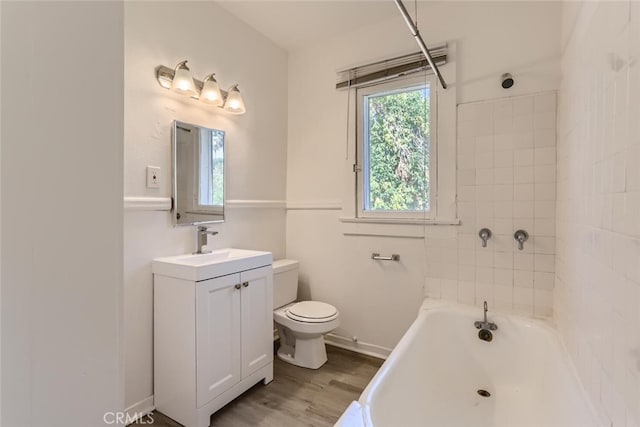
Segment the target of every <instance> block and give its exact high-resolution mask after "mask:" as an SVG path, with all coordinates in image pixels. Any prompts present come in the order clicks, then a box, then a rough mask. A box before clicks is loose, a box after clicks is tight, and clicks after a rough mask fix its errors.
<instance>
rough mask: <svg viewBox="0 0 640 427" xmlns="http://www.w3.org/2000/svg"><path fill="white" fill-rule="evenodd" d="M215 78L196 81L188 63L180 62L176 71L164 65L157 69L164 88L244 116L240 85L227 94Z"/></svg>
mask: <svg viewBox="0 0 640 427" xmlns="http://www.w3.org/2000/svg"><path fill="white" fill-rule="evenodd" d="M214 76H215V74H209V75H208V76H206V77H205V78H204V81H200V80H198V79H194V78H193V76H191V72H190V70H189V67H187V61H181V62H179V63H178V65H176V67H175V68H174V69H171V68H169V67H165V66H164V65H160V66H158V67H157V68H156V79H157V80H158V83H160V86H162V87H163V88H165V89H169V90H172V91H174V92H177V93H181V94H183V95H187V96H190V97H191V98H194V99H198V100H200V101H201V102H203V103H205V104H209V105H213V106H216V107H218V108H222V109H224V110H225V111H228V112H229V113H232V114H244V113H245V112H246V109H245V106H244V100H243V99H242V95H240V91H239V90H238V85H237V84H236V85H234V86H232V87H231V89H229V92H226V91H224V90H221V89H220V86H219V84H218V82H217V81H216V79H215V77H214Z"/></svg>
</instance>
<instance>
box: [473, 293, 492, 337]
mask: <svg viewBox="0 0 640 427" xmlns="http://www.w3.org/2000/svg"><path fill="white" fill-rule="evenodd" d="M487 311H489V309H488V307H487V302H486V301H485V302H484V320H483V321H479V320H476V321H475V322H474V323H473V325H474V326H475V327H476V329H480V331H479V332H478V338H480V339H481V340H483V341H491V340H492V339H493V334H492V333H491V331H497V330H498V325H496V324H495V323H493V322H489V321H488V320H487Z"/></svg>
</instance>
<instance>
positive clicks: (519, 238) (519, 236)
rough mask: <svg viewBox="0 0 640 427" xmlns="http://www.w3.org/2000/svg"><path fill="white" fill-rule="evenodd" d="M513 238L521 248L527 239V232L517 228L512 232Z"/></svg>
mask: <svg viewBox="0 0 640 427" xmlns="http://www.w3.org/2000/svg"><path fill="white" fill-rule="evenodd" d="M513 238H514V239H515V241H516V242H518V249H519V250H523V249H524V242H526V241H527V240H528V239H529V233H527V232H526V231H524V230H518V231H516V232H515V233H514V234H513Z"/></svg>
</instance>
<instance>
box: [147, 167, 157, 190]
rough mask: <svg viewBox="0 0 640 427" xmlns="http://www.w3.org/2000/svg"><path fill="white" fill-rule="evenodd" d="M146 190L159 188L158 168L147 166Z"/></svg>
mask: <svg viewBox="0 0 640 427" xmlns="http://www.w3.org/2000/svg"><path fill="white" fill-rule="evenodd" d="M147 188H160V168H159V167H157V166H147Z"/></svg>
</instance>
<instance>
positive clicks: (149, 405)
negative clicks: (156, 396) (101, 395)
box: [124, 396, 156, 423]
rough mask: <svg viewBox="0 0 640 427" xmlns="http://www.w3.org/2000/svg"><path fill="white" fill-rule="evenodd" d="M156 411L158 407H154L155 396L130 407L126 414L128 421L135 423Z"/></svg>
mask: <svg viewBox="0 0 640 427" xmlns="http://www.w3.org/2000/svg"><path fill="white" fill-rule="evenodd" d="M155 409H156V407H155V406H153V396H149V397H147V398H146V399H143V400H141V401H140V402H137V403H134V404H133V405H131V406H129V407H128V408H127V409H125V410H124V412H125V413H126V419H127V420H128V421H130V422H131V423H133V422H135V420H137V419H140V418H142V417H144V416H145V415H147V414H148V413H150V412H153V411H154V410H155Z"/></svg>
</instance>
